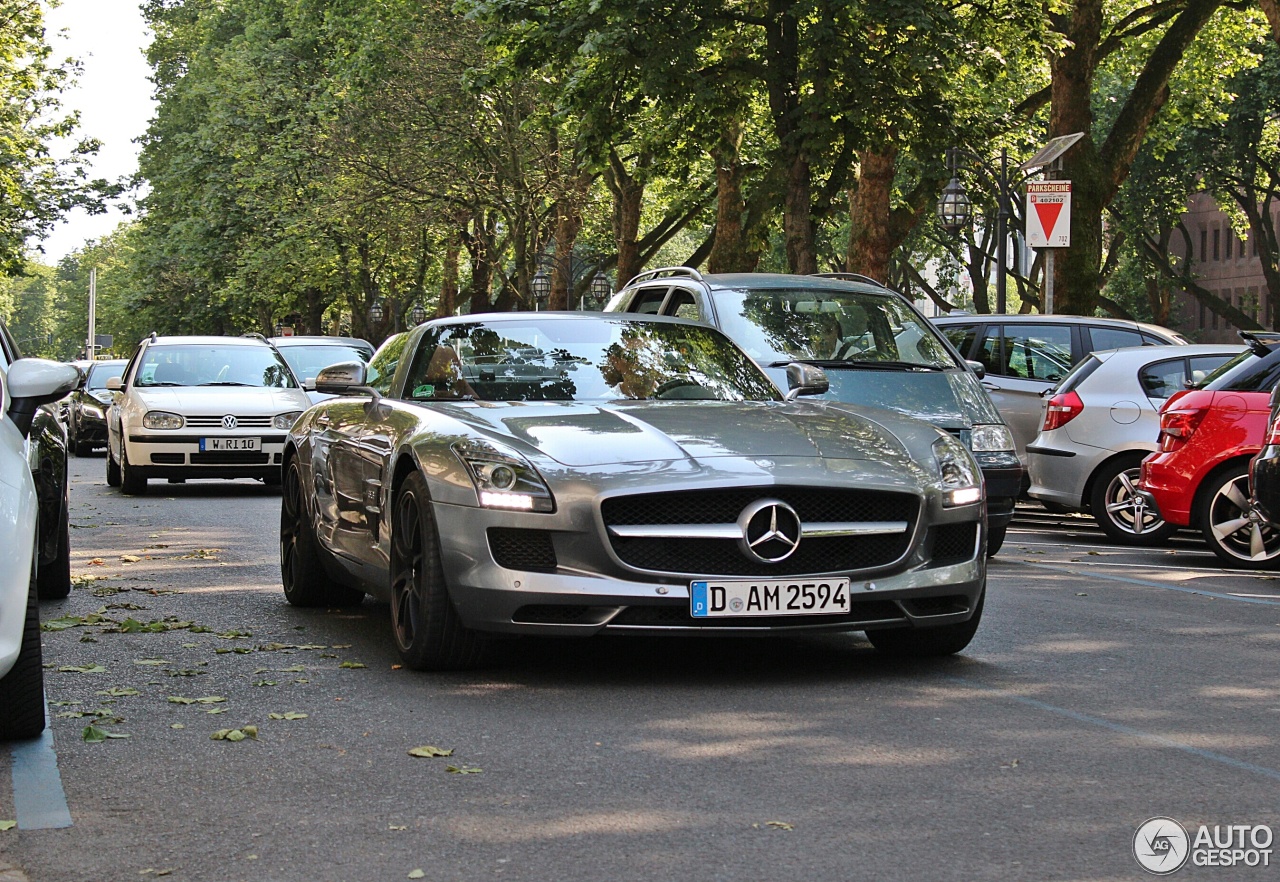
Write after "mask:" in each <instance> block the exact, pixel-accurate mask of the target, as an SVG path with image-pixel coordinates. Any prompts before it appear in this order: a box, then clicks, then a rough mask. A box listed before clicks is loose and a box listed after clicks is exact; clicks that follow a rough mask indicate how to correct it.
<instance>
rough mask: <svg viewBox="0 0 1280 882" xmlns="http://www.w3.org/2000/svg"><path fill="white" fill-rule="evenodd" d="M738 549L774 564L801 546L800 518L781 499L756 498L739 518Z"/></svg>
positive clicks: (759, 559) (752, 556)
mask: <svg viewBox="0 0 1280 882" xmlns="http://www.w3.org/2000/svg"><path fill="white" fill-rule="evenodd" d="M738 527H739V529H741V530H742V539H741V541H740V542H739V547H740V548H741V549H742V551H743V553H744V554H746V555H747V556H748V557H751V558H754V559H756V560H758V561H761V562H762V563H777V562H778V561H781V560H786V559H787V558H788V557H790V556H791V554H792V552H794V551H795V550H796V548H797V546H799V545H800V533H801V527H800V515H798V514H796V510H795V509H794V508H792V507H791V506H789V505H787V504H786V503H785V502H783V501H782V500H780V499H757V500H756V501H755V502H753V503H751V504H750V505H748V506H747V507H746V508H744V509H743V510H742V514H740V515H738Z"/></svg>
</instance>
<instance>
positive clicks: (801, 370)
mask: <svg viewBox="0 0 1280 882" xmlns="http://www.w3.org/2000/svg"><path fill="white" fill-rule="evenodd" d="M829 388H831V383H830V382H829V381H828V380H827V372H826V371H824V370H823V369H822V368H820V367H818V366H817V365H816V364H806V363H805V362H802V361H793V362H791V364H789V365H787V400H788V401H795V400H796V399H797V398H799V397H800V396H801V395H821V394H822V393H824V392H826V391H827V390H828V389H829Z"/></svg>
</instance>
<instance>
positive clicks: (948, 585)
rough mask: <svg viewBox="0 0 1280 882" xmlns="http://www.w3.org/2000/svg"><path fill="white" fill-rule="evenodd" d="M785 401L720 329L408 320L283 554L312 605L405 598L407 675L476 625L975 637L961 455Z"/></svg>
mask: <svg viewBox="0 0 1280 882" xmlns="http://www.w3.org/2000/svg"><path fill="white" fill-rule="evenodd" d="M788 383H789V386H790V392H789V393H788V394H787V395H786V396H785V397H784V396H783V395H781V394H780V393H779V392H778V390H777V387H775V386H774V385H773V383H772V382H771V381H770V380H769V378H768V377H767V376H765V375H764V374H763V373H762V372H761V371H760V369H759V368H757V367H756V366H755V364H754V363H753V362H752V360H751V358H750V357H748V356H747V355H746V354H745V353H744V352H743V351H742V350H740V349H739V348H738V347H737V346H735V345H734V344H733V343H732V342H730V340H729V339H728V338H727V337H725V336H724V335H723V334H721V333H720V332H719V331H717V330H715V329H713V328H710V327H708V326H705V325H701V324H695V323H693V322H687V321H684V320H681V319H670V318H659V317H654V316H640V315H630V314H610V315H601V314H598V313H583V312H578V313H551V312H534V313H505V314H496V315H473V316H462V317H458V318H449V319H441V320H438V321H433V322H428V323H426V324H424V325H420V326H419V327H417V328H416V329H414V330H413V331H412V332H410V334H409V337H408V339H407V340H406V342H405V346H404V352H403V355H402V357H401V358H400V359H399V361H398V363H397V366H396V368H395V373H394V375H393V376H389V377H388V376H375V375H371V373H370V371H369V368H367V367H366V366H365V365H364V364H360V363H354V362H353V363H345V364H340V365H333V366H330V367H329V368H326V369H325V370H323V371H321V372H320V375H319V376H318V377H317V380H316V387H317V389H318V390H319V391H321V392H327V393H332V394H335V395H338V396H339V397H337V398H333V399H330V400H328V401H325V402H323V403H321V404H319V405H316V406H315V407H312V408H311V409H310V410H308V411H306V412H305V413H304V414H303V416H302V417H301V418H300V419H299V420H298V422H297V423H296V424H295V425H294V427H293V429H292V431H291V432H290V435H289V439H288V443H287V445H286V448H285V452H284V475H283V480H284V494H283V504H282V508H281V517H280V565H281V575H282V581H283V583H284V592H285V596H286V598H287V599H288V601H289V602H290V603H292V604H295V605H300V606H316V605H326V606H340V605H346V604H356V603H359V602H360V601H361V600H362V599H363V597H364V595H365V594H372V595H373V596H375V597H377V598H380V599H385V600H387V601H389V602H390V605H391V622H392V630H393V633H394V637H395V641H396V645H397V647H398V649H399V652H400V654H401V656H402V658H403V660H404V663H405V664H406V665H407V666H409V667H411V668H416V669H425V670H442V669H457V668H464V667H468V666H470V665H473V664H475V663H476V662H477V661H478V660H479V659H480V656H481V652H482V649H483V645H484V637H485V635H486V634H494V633H501V634H530V635H555V636H564V635H583V636H586V635H593V634H601V633H617V634H623V633H629V634H650V635H653V634H709V633H717V634H724V633H729V634H740V635H743V634H766V633H795V632H806V631H812V632H817V631H865V632H866V635H867V637H868V639H869V640H870V641H871V643H872V644H873V645H874V646H875V647H876V648H877V649H878V650H880V651H882V652H888V653H895V654H906V655H943V654H950V653H954V652H958V651H960V650H961V649H963V648H964V647H965V646H966V645H968V643H969V641H970V639H971V638H972V637H973V635H974V632H975V631H976V629H977V627H978V621H979V619H980V617H981V614H982V606H983V599H984V594H985V587H986V557H985V555H984V553H983V552H984V544H985V542H986V529H985V499H984V496H983V487H982V479H981V474H980V472H979V470H978V466H977V464H976V463H975V462H974V460H973V458H972V457H971V456H970V454H969V452H968V451H967V450H966V449H965V447H964V445H963V444H962V443H960V441H959V440H958V439H956V438H953V437H952V436H951V435H949V434H947V433H945V432H942V431H940V430H938V429H936V428H934V427H932V426H930V425H929V424H927V423H924V422H920V421H917V420H914V419H911V418H908V417H903V416H899V415H897V414H894V413H891V412H889V411H884V410H875V409H865V408H859V407H856V406H853V405H847V404H841V403H838V402H834V401H821V400H816V399H810V400H805V399H804V398H803V396H805V395H812V394H820V393H821V392H823V391H825V389H826V385H827V384H826V377H825V375H824V374H823V372H822V369H821V368H818V367H814V366H812V365H805V364H795V365H792V366H791V369H790V370H789V371H788Z"/></svg>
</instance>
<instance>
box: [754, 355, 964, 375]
mask: <svg viewBox="0 0 1280 882" xmlns="http://www.w3.org/2000/svg"><path fill="white" fill-rule="evenodd" d="M796 361H798V362H801V363H802V364H812V365H817V366H818V367H820V368H874V369H876V370H890V371H927V372H933V371H945V370H946V369H947V368H948V367H950V365H944V364H920V363H919V362H913V361H868V360H864V359H848V358H792V359H789V360H787V361H775V362H772V363H771V364H770V365H769V367H771V368H780V367H786V366H787V365H789V364H791V363H792V362H796Z"/></svg>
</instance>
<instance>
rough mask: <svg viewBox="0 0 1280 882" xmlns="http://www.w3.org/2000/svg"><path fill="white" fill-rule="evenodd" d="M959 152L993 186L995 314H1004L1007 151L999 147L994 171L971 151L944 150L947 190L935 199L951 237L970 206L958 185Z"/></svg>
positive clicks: (1008, 184) (966, 218)
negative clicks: (990, 181) (988, 178)
mask: <svg viewBox="0 0 1280 882" xmlns="http://www.w3.org/2000/svg"><path fill="white" fill-rule="evenodd" d="M962 153H963V154H964V155H965V156H967V157H969V158H970V159H972V160H973V161H974V162H975V163H977V165H978V166H979V168H981V169H982V170H983V171H985V172H986V173H987V175H988V176H989V177H990V178H991V179H992V181H994V182H995V185H996V206H997V210H996V312H997V313H999V314H1001V315H1003V314H1004V312H1005V288H1006V281H1007V280H1006V276H1007V275H1008V267H1007V266H1006V264H1007V262H1008V247H1009V244H1008V241H1007V240H1008V238H1009V218H1010V216H1011V215H1012V212H1011V211H1010V210H1009V205H1010V201H1011V200H1012V198H1013V196H1012V194H1011V193H1010V181H1009V151H1008V150H1006V149H1005V148H1003V147H1001V148H1000V167H999V169H998V170H996V169H993V168H991V167H990V166H989V165H987V163H986V162H984V161H983V159H982V157H981V156H979V155H978V154H976V153H974V152H972V151H970V150H963V149H961V148H959V147H951V148H949V149H948V150H947V162H948V164H949V165H950V166H951V183H949V184H947V186H946V189H944V190H943V191H942V196H941V197H940V198H939V199H938V220H939V221H940V222H941V223H942V227H943V229H945V230H946V231H947V232H948V233H951V234H952V235H954V234H956V233H958V232H959V231H960V228H961V227H963V226H964V225H965V224H966V223H967V222H968V220H969V217H970V212H971V207H972V204H971V203H970V202H969V196H968V194H967V193H966V192H965V189H964V184H962V183H960V178H959V176H958V175H957V174H956V157H957V156H959V155H960V154H962Z"/></svg>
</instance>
